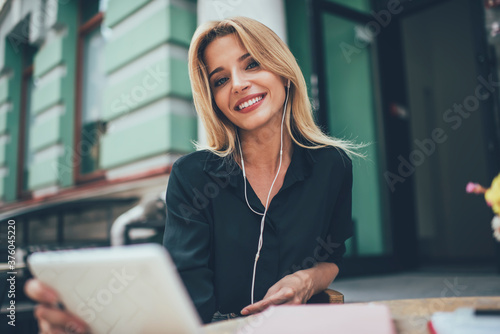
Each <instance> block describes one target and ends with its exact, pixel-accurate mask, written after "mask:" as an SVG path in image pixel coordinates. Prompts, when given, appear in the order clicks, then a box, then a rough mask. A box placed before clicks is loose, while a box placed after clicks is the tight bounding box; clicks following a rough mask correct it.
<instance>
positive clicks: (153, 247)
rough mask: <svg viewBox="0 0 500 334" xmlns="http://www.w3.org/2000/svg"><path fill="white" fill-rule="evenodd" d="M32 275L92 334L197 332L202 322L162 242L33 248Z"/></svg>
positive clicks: (192, 333) (30, 261)
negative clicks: (51, 250) (53, 292)
mask: <svg viewBox="0 0 500 334" xmlns="http://www.w3.org/2000/svg"><path fill="white" fill-rule="evenodd" d="M28 265H29V267H30V269H31V272H32V273H33V275H34V276H36V277H37V278H38V279H40V280H41V281H42V282H44V283H45V284H47V285H49V286H50V287H52V288H53V289H54V290H55V291H57V293H58V294H59V296H60V298H61V301H62V303H63V304H64V306H65V307H66V308H67V309H68V310H69V311H70V312H72V313H73V314H75V315H77V316H78V317H80V318H81V319H82V320H84V321H85V322H87V323H88V324H89V326H90V328H91V330H92V333H95V334H104V333H107V334H111V333H113V334H124V333H189V334H194V333H199V331H200V329H201V321H200V318H199V316H198V313H197V312H196V309H195V308H194V305H193V303H192V301H191V299H190V297H189V295H188V293H187V291H186V289H185V287H184V285H183V284H182V281H181V279H180V276H179V275H178V273H177V270H176V267H175V265H174V264H173V262H172V260H171V259H170V256H169V255H168V253H167V251H166V250H165V248H164V247H162V246H160V245H157V244H143V245H132V246H121V247H111V248H109V247H106V248H94V249H85V250H64V251H54V252H41V253H34V254H32V255H31V256H30V257H29V258H28Z"/></svg>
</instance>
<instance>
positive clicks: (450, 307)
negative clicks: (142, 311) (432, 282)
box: [204, 296, 500, 334]
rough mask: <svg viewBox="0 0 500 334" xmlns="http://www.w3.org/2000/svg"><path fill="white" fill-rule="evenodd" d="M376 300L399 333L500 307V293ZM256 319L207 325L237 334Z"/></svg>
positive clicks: (423, 333)
mask: <svg viewBox="0 0 500 334" xmlns="http://www.w3.org/2000/svg"><path fill="white" fill-rule="evenodd" d="M361 304H369V303H361ZM372 304H383V305H386V306H387V307H389V309H390V310H391V314H392V318H393V320H394V323H395V326H396V332H397V333H398V334H429V331H428V329H427V322H428V321H429V319H430V317H431V315H432V313H434V312H438V311H450V312H451V311H454V310H455V309H457V308H459V307H473V308H500V296H496V297H447V298H425V299H401V300H385V301H377V302H372ZM252 320H253V318H252V317H246V318H238V319H233V320H228V321H222V322H218V323H214V324H209V325H206V326H204V333H205V334H233V333H235V332H236V331H237V330H238V328H242V327H243V326H244V325H245V324H247V323H250V322H251V321H252ZM312 334H314V333H312Z"/></svg>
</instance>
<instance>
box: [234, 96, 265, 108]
mask: <svg viewBox="0 0 500 334" xmlns="http://www.w3.org/2000/svg"><path fill="white" fill-rule="evenodd" d="M265 96H266V94H260V95H257V96H254V97H253V98H250V99H248V100H246V101H245V102H242V103H240V104H238V105H237V106H236V107H235V108H234V109H236V111H243V110H245V109H246V108H249V107H251V106H253V105H256V104H259V102H260V101H262V100H263V99H264V97H265ZM251 109H254V108H251ZM245 111H246V110H245Z"/></svg>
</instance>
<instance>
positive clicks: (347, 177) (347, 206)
mask: <svg viewBox="0 0 500 334" xmlns="http://www.w3.org/2000/svg"><path fill="white" fill-rule="evenodd" d="M342 160H343V166H345V168H344V173H343V179H342V183H341V186H340V190H339V193H338V196H337V201H336V202H335V206H334V209H333V218H332V220H331V222H330V228H329V230H328V234H327V236H326V240H325V245H327V247H328V248H327V251H328V252H329V254H330V255H329V257H328V259H327V262H333V263H335V264H336V265H337V266H339V267H340V266H341V265H342V260H343V256H344V254H345V251H346V247H345V241H346V240H347V239H349V238H350V237H352V235H353V222H352V182H353V176H352V161H351V159H349V158H348V157H347V155H345V154H344V157H343V159H342Z"/></svg>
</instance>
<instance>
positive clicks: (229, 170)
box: [203, 141, 316, 188]
mask: <svg viewBox="0 0 500 334" xmlns="http://www.w3.org/2000/svg"><path fill="white" fill-rule="evenodd" d="M292 143H293V154H292V161H291V163H290V166H289V167H288V171H287V174H289V175H290V178H288V177H287V179H285V183H284V184H283V188H286V187H288V186H290V185H291V184H292V183H294V182H295V181H302V180H304V179H305V178H306V177H308V176H309V175H310V174H311V171H312V167H313V165H314V163H316V159H315V158H314V156H313V154H312V149H307V148H304V147H302V146H299V145H297V144H296V143H295V142H293V141H292ZM203 171H205V172H206V173H208V174H209V175H212V176H214V177H217V178H224V179H226V180H227V179H228V178H229V184H231V185H232V186H236V185H237V184H238V180H239V179H241V180H243V177H242V170H241V168H240V166H239V165H238V164H237V163H236V162H235V161H234V160H233V159H232V158H231V157H225V158H222V157H219V156H217V155H216V154H210V155H209V157H208V159H207V160H206V161H205V166H204V167H203Z"/></svg>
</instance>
